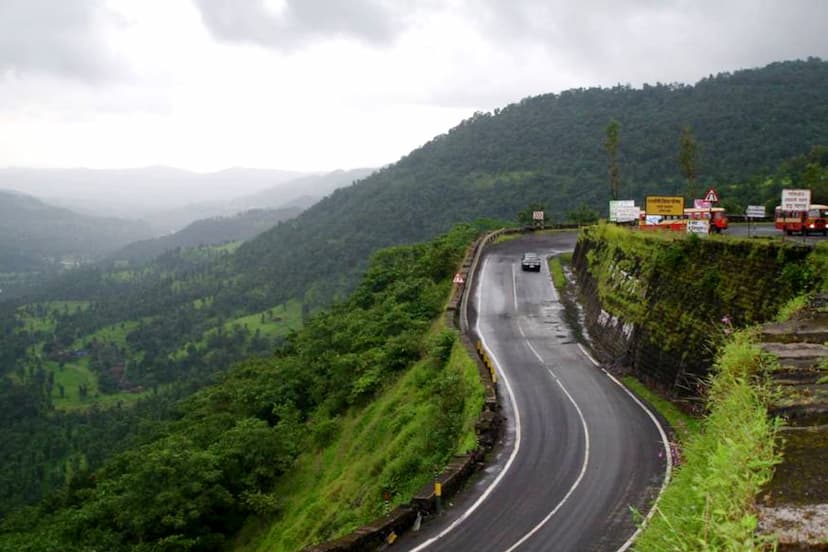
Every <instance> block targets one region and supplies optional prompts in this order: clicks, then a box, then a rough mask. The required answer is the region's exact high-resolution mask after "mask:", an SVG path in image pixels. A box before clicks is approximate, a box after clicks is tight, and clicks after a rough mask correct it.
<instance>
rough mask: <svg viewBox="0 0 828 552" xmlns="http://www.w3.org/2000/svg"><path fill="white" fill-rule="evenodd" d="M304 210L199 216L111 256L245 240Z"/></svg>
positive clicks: (139, 256)
mask: <svg viewBox="0 0 828 552" xmlns="http://www.w3.org/2000/svg"><path fill="white" fill-rule="evenodd" d="M301 212H302V209H301V208H299V207H287V208H284V209H251V210H250V211H245V212H244V213H238V214H236V215H234V216H229V217H212V218H208V219H204V220H197V221H195V222H193V223H191V224H189V225H188V226H187V227H185V228H183V229H181V230H179V231H178V232H176V233H174V234H169V235H167V236H162V237H160V238H152V239H148V240H141V241H138V242H134V243H131V244H129V245H127V246H126V247H123V248H122V249H120V250H118V251H116V252H115V253H113V254H112V255H110V258H111V259H114V260H128V261H129V262H130V263H142V262H146V261H148V260H150V259H152V258H154V257H157V256H158V255H161V254H162V253H164V252H166V251H169V250H171V249H176V248H178V247H198V246H205V245H219V244H223V243H227V242H235V241H245V240H249V239H250V238H252V237H254V236H256V235H258V234H261V233H262V232H264V231H266V230H268V229H269V228H270V227H272V226H274V225H275V224H276V223H277V222H279V221H282V220H287V219H291V218H293V217H295V216H296V215H298V214H299V213H301Z"/></svg>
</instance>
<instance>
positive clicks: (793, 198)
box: [782, 190, 811, 211]
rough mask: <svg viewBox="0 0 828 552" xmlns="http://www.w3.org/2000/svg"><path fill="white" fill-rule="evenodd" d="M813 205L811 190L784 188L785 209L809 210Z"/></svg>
mask: <svg viewBox="0 0 828 552" xmlns="http://www.w3.org/2000/svg"><path fill="white" fill-rule="evenodd" d="M810 206H811V190H782V210H783V211H807V210H808V208H809V207H810Z"/></svg>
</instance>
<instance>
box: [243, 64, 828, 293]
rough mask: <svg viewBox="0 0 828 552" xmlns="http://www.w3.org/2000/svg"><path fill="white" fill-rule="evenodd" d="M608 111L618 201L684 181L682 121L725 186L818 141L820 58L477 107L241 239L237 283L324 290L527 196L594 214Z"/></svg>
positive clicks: (554, 207)
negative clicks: (487, 109)
mask: <svg viewBox="0 0 828 552" xmlns="http://www.w3.org/2000/svg"><path fill="white" fill-rule="evenodd" d="M613 118H614V119H616V120H618V121H619V122H620V124H621V133H620V146H619V163H620V171H621V188H620V194H621V197H623V198H634V199H637V200H639V201H641V200H642V199H643V196H644V195H645V194H646V193H650V192H658V193H675V192H680V191H682V190H683V189H684V187H685V183H684V181H683V179H682V177H681V172H680V170H679V166H678V162H677V156H678V139H679V135H680V132H681V129H682V128H683V127H685V126H690V127H692V129H693V132H694V134H695V137H696V140H697V142H698V145H699V149H700V154H699V161H698V166H699V172H700V181H699V185H700V186H703V185H707V184H717V183H724V182H727V181H728V180H730V179H734V178H743V177H745V176H746V175H751V174H754V173H756V172H759V171H762V170H766V169H770V168H771V167H776V166H777V165H779V163H780V162H782V161H783V160H784V159H787V158H789V157H792V156H794V155H801V154H805V153H807V152H808V150H809V149H810V148H811V146H813V145H816V144H821V143H828V63H826V62H823V61H821V60H819V59H809V60H807V61H791V62H784V63H774V64H772V65H769V66H767V67H765V68H762V69H752V70H745V71H737V72H735V73H732V74H730V73H725V74H720V75H717V76H715V77H713V76H711V77H709V78H706V79H703V80H702V81H700V82H698V83H697V84H696V85H695V86H685V85H662V84H658V85H656V86H646V85H645V86H644V87H643V89H640V90H638V89H631V88H629V87H624V86H618V87H615V88H611V89H601V88H593V89H578V90H569V91H566V92H563V93H561V94H547V95H543V96H537V97H533V98H526V99H524V100H522V101H520V102H519V103H516V104H512V105H509V106H507V107H505V108H504V109H498V110H495V112H494V113H478V114H476V115H475V116H474V117H472V118H471V119H469V120H466V121H464V122H463V123H461V124H460V125H459V126H457V127H455V128H453V129H451V130H450V131H449V132H448V133H447V134H445V135H441V136H438V137H436V138H435V139H434V140H432V141H431V142H429V143H428V144H426V145H424V146H423V147H421V148H419V149H417V150H415V151H413V152H412V153H411V154H409V155H407V156H405V157H403V158H402V159H400V160H399V161H398V162H397V163H395V164H394V165H391V166H389V167H386V168H384V169H381V170H379V171H378V172H376V173H374V174H373V175H371V176H369V177H367V178H365V179H364V180H362V181H361V182H359V183H357V184H356V185H354V186H351V187H349V188H345V189H340V190H337V191H336V192H334V193H333V194H332V195H331V196H329V197H327V198H326V199H325V200H323V201H321V202H319V203H318V204H316V205H315V206H313V207H312V208H310V209H308V210H307V211H305V212H304V213H303V214H302V215H301V216H300V217H298V218H297V219H296V220H295V221H291V222H290V223H289V224H281V225H278V226H277V227H276V228H274V229H273V230H271V231H269V232H267V233H265V234H263V235H262V236H260V237H259V238H257V239H255V240H252V241H250V242H248V243H247V244H245V245H244V246H243V247H242V248H241V249H240V250H239V252H238V254H237V256H236V267H237V269H238V270H239V271H244V272H246V273H247V274H248V276H247V279H246V280H245V282H244V286H245V287H246V288H247V289H252V288H255V287H257V286H259V285H261V283H263V282H272V281H278V282H279V283H280V285H279V287H278V289H273V290H272V294H273V299H275V300H280V299H284V298H286V297H295V296H301V295H302V294H306V299H308V300H310V301H315V300H317V298H324V297H327V298H330V297H331V296H334V295H335V294H336V293H337V291H338V290H341V289H343V287H344V288H347V287H349V286H351V285H352V282H354V281H355V278H356V275H357V274H358V273H359V272H360V271H361V270H362V269H363V267H364V263H365V259H366V258H367V256H368V254H369V253H370V252H371V251H373V250H375V249H377V248H380V247H383V246H387V245H390V244H394V243H409V242H414V241H417V240H421V239H425V238H427V237H429V236H432V235H435V234H437V233H439V232H441V231H445V230H446V229H447V228H448V227H450V226H451V225H452V224H454V223H456V222H460V221H467V220H470V219H476V218H481V217H493V218H504V219H509V220H514V218H515V215H516V213H517V212H518V211H521V210H523V209H525V208H526V207H527V206H528V205H529V204H530V203H532V202H539V203H542V204H544V205H545V206H546V210H547V216H548V217H551V218H552V219H553V220H562V219H563V218H564V217H565V215H566V212H567V211H568V210H570V209H573V208H575V207H577V206H579V205H580V204H582V203H585V204H586V205H588V206H590V207H592V208H594V209H597V210H600V211H601V212H605V209H606V202H607V200H608V199H609V198H610V196H609V186H608V184H607V177H606V173H607V161H606V153H605V151H604V150H603V146H602V143H603V141H604V137H605V129H606V126H607V124H608V121H609V120H610V119H613ZM309 252H310V253H311V254H308V253H309ZM309 275H310V276H309ZM239 291H240V290H237V292H239Z"/></svg>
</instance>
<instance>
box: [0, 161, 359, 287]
mask: <svg viewBox="0 0 828 552" xmlns="http://www.w3.org/2000/svg"><path fill="white" fill-rule="evenodd" d="M372 172H373V169H355V170H351V171H334V172H331V173H326V174H320V175H310V176H300V177H297V178H292V176H295V173H288V172H286V171H267V170H265V171H259V170H252V169H231V170H228V171H222V172H221V173H213V174H210V175H195V173H188V172H186V171H178V170H175V169H166V168H153V169H140V170H138V169H136V170H134V171H132V170H129V171H90V170H85V169H83V170H81V169H78V170H68V171H60V170H56V169H55V170H45V171H43V170H38V169H25V170H24V169H5V170H3V169H0V187H1V186H2V183H3V182H7V183H12V182H13V183H14V186H16V187H17V188H24V189H32V190H37V191H39V192H41V193H44V194H46V195H49V194H55V193H60V194H63V195H62V196H61V197H63V201H64V203H71V204H75V205H77V206H78V209H79V210H80V212H76V211H75V210H70V209H68V208H65V207H58V206H55V205H51V204H49V203H47V202H46V201H44V200H42V199H38V198H35V197H33V196H32V195H29V194H25V193H22V192H18V191H12V190H2V188H0V273H2V272H21V271H23V272H25V271H38V270H42V269H44V268H48V267H54V268H59V267H60V266H61V263H64V264H72V263H73V262H75V261H77V260H82V261H89V260H96V259H100V258H102V257H103V256H109V257H110V258H112V259H126V260H131V261H133V262H144V261H147V260H149V259H151V258H153V257H155V256H157V255H160V254H161V253H163V252H164V251H167V250H169V249H174V248H177V247H194V246H197V245H215V244H221V243H226V242H230V241H244V240H248V239H250V238H252V237H254V236H255V235H257V234H259V233H261V232H264V231H265V230H268V229H269V228H270V227H272V226H274V225H275V224H277V223H278V222H280V221H283V220H286V219H290V218H293V217H295V216H297V215H298V214H299V213H301V212H302V211H303V210H304V209H306V208H307V207H309V206H311V205H312V204H313V203H315V202H317V201H318V200H319V199H321V198H322V197H324V196H325V195H328V194H330V193H331V192H332V191H333V190H335V189H337V188H340V187H343V186H347V185H350V184H352V183H353V182H354V181H356V180H359V179H361V178H364V177H366V176H368V175H369V174H371V173H372ZM195 177H198V178H195ZM282 177H285V178H288V180H286V181H282V182H279V183H278V184H275V185H272V182H273V181H274V180H278V179H279V178H282ZM233 179H235V180H233ZM231 180H232V181H233V182H235V184H232V185H231ZM139 181H141V182H143V184H140V185H139V184H138V182H139ZM106 182H109V183H110V184H109V185H107V184H106ZM175 182H177V183H179V184H180V183H182V182H183V183H184V184H183V186H184V187H183V188H181V189H179V190H176V191H175V192H172V191H171V192H169V194H168V195H176V194H177V197H195V196H191V194H193V193H195V191H194V190H192V189H190V188H188V187H189V186H193V185H194V183H198V182H200V184H199V185H203V186H204V196H200V197H202V198H206V199H211V198H212V200H211V201H201V202H200V203H195V204H190V205H187V206H182V207H178V208H175V209H169V207H170V204H166V207H167V209H166V210H165V211H155V212H152V213H149V214H147V213H145V216H144V219H143V220H141V221H137V220H135V219H134V218H133V219H130V220H127V219H124V218H117V217H111V216H110V217H102V216H96V215H90V214H88V213H89V212H93V211H95V209H93V205H94V204H96V202H102V203H107V204H109V210H110V211H112V210H114V211H117V212H125V213H126V212H130V210H129V209H128V208H127V205H128V204H129V203H130V201H133V200H134V201H136V202H138V203H137V204H136V205H137V207H136V208H134V209H132V211H131V212H132V213H133V214H139V213H141V212H143V211H142V209H144V208H145V207H146V205H147V204H146V203H145V204H141V203H140V201H139V200H138V199H136V198H137V197H138V196H140V195H142V194H149V195H150V196H151V195H152V194H153V193H154V192H153V190H156V191H157V189H158V188H159V187H164V186H167V185H169V186H173V185H175V184H174V183H175ZM216 183H223V184H222V190H221V191H220V193H221V194H230V193H231V191H232V192H235V193H236V195H235V196H229V197H228V198H227V199H225V200H221V201H219V200H215V196H216V194H217V193H219V192H217V191H216V190H215V189H214V186H213V185H214V184H216ZM267 183H271V185H268V186H267V187H264V188H261V186H262V185H264V184H267ZM225 188H227V189H225ZM113 190H114V191H113ZM119 190H120V191H119ZM211 190H212V191H211ZM250 190H255V191H254V192H253V193H249V194H247V195H245V194H243V193H242V192H245V191H250ZM121 191H122V192H123V193H121ZM67 194H77V195H75V196H69V195H67ZM83 198H87V199H88V200H89V203H85V201H82V199H83ZM161 199H163V198H161ZM161 199H159V198H158V197H150V198H146V201H148V202H149V204H151V205H154V206H155V208H158V207H159V205H160V203H158V202H159V201H161ZM141 205H143V207H141ZM194 221H195V222H194ZM159 234H164V235H163V236H161V237H156V236H158V235H159ZM132 242H136V243H132ZM127 244H131V245H129V246H127ZM125 246H127V247H125ZM116 251H117V253H115V252H116Z"/></svg>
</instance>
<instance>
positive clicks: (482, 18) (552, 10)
mask: <svg viewBox="0 0 828 552" xmlns="http://www.w3.org/2000/svg"><path fill="white" fill-rule="evenodd" d="M473 5H478V9H477V10H474V11H472V13H475V14H476V15H475V17H476V21H477V23H478V24H479V26H480V28H481V29H484V32H486V33H487V34H488V35H490V36H494V37H498V38H496V40H502V41H504V44H511V45H513V46H514V45H516V44H517V45H541V46H542V47H544V48H545V49H547V50H548V51H549V52H550V54H553V55H554V57H555V58H556V59H558V60H560V61H565V62H568V63H569V64H570V66H572V67H582V68H583V71H584V72H585V73H589V76H590V77H592V78H593V80H601V81H604V82H606V80H607V77H608V76H611V77H614V78H617V79H618V80H619V81H622V82H623V81H631V80H632V81H638V82H641V81H642V80H643V79H651V78H655V79H658V78H659V75H662V76H661V77H660V78H661V79H662V80H664V79H668V78H670V75H688V76H690V75H697V76H698V77H701V76H703V74H704V73H705V72H706V71H711V70H712V71H714V72H715V71H718V70H732V69H736V68H742V67H755V66H760V65H764V64H766V63H769V62H771V61H777V60H783V59H791V58H796V57H800V58H804V57H807V56H811V55H813V56H823V57H824V56H825V55H826V53H828V41H826V40H825V36H824V27H825V24H826V23H828V2H825V1H824V0H800V1H796V2H791V1H789V0H730V1H728V2H721V0H625V1H621V2H619V1H612V0H581V1H580V2H570V1H567V0H512V1H511V2H503V1H501V0H482V1H480V0H470V1H469V2H468V3H467V4H466V6H467V8H468V9H469V10H470V11H471V8H472V6H473ZM480 6H482V9H480ZM699 71H701V73H699ZM585 76H586V75H585Z"/></svg>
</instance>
